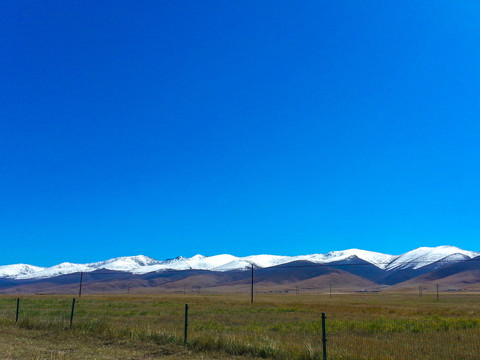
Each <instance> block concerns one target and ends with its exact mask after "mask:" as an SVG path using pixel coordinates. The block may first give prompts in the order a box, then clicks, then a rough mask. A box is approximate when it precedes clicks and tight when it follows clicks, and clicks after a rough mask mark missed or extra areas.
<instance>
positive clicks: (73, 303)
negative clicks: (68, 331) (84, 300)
mask: <svg viewBox="0 0 480 360" xmlns="http://www.w3.org/2000/svg"><path fill="white" fill-rule="evenodd" d="M74 311H75V298H73V301H72V313H71V314H70V327H72V323H73V312H74Z"/></svg>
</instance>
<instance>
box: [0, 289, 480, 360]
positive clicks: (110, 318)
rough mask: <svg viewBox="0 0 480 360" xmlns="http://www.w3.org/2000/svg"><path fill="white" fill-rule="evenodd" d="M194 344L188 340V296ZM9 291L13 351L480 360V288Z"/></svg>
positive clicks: (7, 335) (4, 336)
mask: <svg viewBox="0 0 480 360" xmlns="http://www.w3.org/2000/svg"><path fill="white" fill-rule="evenodd" d="M187 303H188V304H189V327H188V344H187V346H183V340H184V314H185V304H187ZM71 305H72V298H71V297H65V296H24V297H21V303H20V313H19V321H18V323H17V324H15V309H16V298H14V297H8V296H4V297H1V298H0V353H1V354H2V355H3V358H5V359H26V358H28V359H159V358H162V359H254V358H275V359H321V358H322V341H321V314H322V312H324V313H326V316H327V321H326V328H327V339H328V342H327V352H328V359H332V360H334V359H343V360H345V359H347V360H357V359H372V360H376V359H378V360H389V359H391V360H395V359H399V360H400V359H402V360H403V359H436V360H442V359H465V360H467V359H468V360H472V359H480V294H463V293H452V294H442V295H441V298H440V301H437V300H436V298H435V296H433V295H430V296H426V295H424V296H423V297H419V296H418V294H382V293H376V294H348V295H347V294H342V295H338V294H334V295H333V296H332V297H331V298H330V297H329V296H328V295H314V294H309V295H307V294H304V295H292V294H272V295H268V294H258V295H256V297H255V303H254V304H250V298H249V296H246V295H238V294H237V295H236V294H229V295H202V294H197V295H155V296H146V295H142V296H134V295H128V296H126V295H118V296H115V295H109V296H103V295H102V296H101V295H98V296H92V295H89V296H84V297H82V298H81V299H77V302H76V305H75V316H74V319H73V326H72V327H71V328H70V312H71Z"/></svg>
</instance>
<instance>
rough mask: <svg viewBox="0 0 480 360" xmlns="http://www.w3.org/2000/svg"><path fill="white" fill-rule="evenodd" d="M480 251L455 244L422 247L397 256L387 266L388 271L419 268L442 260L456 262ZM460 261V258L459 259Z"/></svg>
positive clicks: (473, 255)
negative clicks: (464, 248) (458, 246)
mask: <svg viewBox="0 0 480 360" xmlns="http://www.w3.org/2000/svg"><path fill="white" fill-rule="evenodd" d="M478 255H479V253H476V252H473V251H467V250H462V249H459V248H457V247H455V246H448V245H447V246H437V247H420V248H418V249H415V250H412V251H409V252H407V253H405V254H403V255H400V256H397V257H396V258H395V259H394V260H393V261H392V262H391V263H390V264H388V266H387V267H386V268H385V269H386V270H388V271H392V270H403V269H419V268H422V267H424V266H427V265H430V264H432V263H435V262H438V261H442V260H444V261H445V262H455V261H456V260H455V259H461V260H463V259H465V257H467V258H469V259H471V258H474V257H475V256H478ZM457 261H458V260H457Z"/></svg>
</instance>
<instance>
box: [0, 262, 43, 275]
mask: <svg viewBox="0 0 480 360" xmlns="http://www.w3.org/2000/svg"><path fill="white" fill-rule="evenodd" d="M44 269H45V268H43V267H40V266H33V265H27V264H14V265H3V266H0V278H16V277H18V276H31V275H33V274H35V273H38V272H39V271H42V270H44Z"/></svg>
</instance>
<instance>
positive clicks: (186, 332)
mask: <svg viewBox="0 0 480 360" xmlns="http://www.w3.org/2000/svg"><path fill="white" fill-rule="evenodd" d="M187 329H188V304H185V335H184V338H183V345H187V334H188V330H187Z"/></svg>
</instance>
